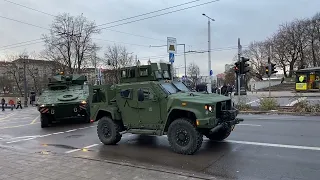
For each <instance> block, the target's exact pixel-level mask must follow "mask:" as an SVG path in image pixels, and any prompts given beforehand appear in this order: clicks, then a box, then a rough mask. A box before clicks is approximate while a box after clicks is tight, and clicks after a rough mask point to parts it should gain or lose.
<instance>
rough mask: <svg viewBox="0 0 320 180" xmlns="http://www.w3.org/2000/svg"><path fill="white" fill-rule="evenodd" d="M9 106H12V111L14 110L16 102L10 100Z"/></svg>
mask: <svg viewBox="0 0 320 180" xmlns="http://www.w3.org/2000/svg"><path fill="white" fill-rule="evenodd" d="M9 105H10V106H11V111H12V110H13V106H14V101H13V100H12V99H10V101H9Z"/></svg>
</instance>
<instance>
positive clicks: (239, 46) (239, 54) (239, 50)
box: [237, 38, 242, 102]
mask: <svg viewBox="0 0 320 180" xmlns="http://www.w3.org/2000/svg"><path fill="white" fill-rule="evenodd" d="M241 54H242V46H241V42H240V38H238V62H239V64H241ZM237 78H238V84H237V85H238V102H240V88H241V86H240V82H241V74H240V73H238V77H237Z"/></svg>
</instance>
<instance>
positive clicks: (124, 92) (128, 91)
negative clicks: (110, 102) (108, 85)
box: [120, 89, 132, 99]
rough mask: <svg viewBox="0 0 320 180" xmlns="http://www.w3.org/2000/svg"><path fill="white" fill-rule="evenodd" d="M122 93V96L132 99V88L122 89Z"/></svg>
mask: <svg viewBox="0 0 320 180" xmlns="http://www.w3.org/2000/svg"><path fill="white" fill-rule="evenodd" d="M120 95H121V97H122V98H126V99H132V89H122V90H121V91H120Z"/></svg>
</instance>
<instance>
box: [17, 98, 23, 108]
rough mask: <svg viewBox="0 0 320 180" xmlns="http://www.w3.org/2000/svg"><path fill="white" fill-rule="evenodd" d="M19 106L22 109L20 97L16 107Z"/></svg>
mask: <svg viewBox="0 0 320 180" xmlns="http://www.w3.org/2000/svg"><path fill="white" fill-rule="evenodd" d="M19 107H20V109H22V106H21V100H20V98H18V101H17V107H16V109H18V108H19Z"/></svg>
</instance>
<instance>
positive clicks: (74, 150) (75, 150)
mask: <svg viewBox="0 0 320 180" xmlns="http://www.w3.org/2000/svg"><path fill="white" fill-rule="evenodd" d="M80 150H81V149H73V150H70V151H66V152H65V153H67V154H69V153H73V152H77V151H80Z"/></svg>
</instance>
